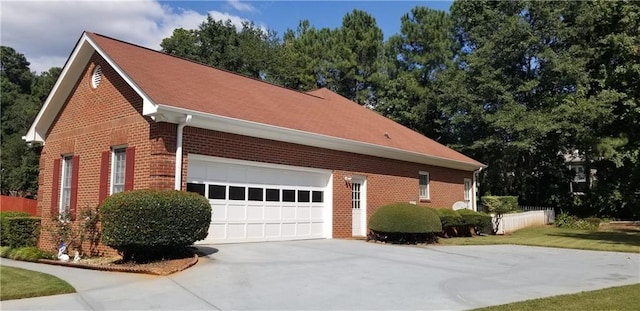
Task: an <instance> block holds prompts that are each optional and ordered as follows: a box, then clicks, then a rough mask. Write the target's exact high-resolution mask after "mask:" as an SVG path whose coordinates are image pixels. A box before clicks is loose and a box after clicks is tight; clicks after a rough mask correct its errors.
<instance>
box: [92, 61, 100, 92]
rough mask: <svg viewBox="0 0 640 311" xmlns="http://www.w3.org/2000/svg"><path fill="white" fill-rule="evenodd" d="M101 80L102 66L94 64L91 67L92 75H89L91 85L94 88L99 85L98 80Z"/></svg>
mask: <svg viewBox="0 0 640 311" xmlns="http://www.w3.org/2000/svg"><path fill="white" fill-rule="evenodd" d="M101 80H102V67H100V65H98V66H96V68H95V69H93V76H91V86H92V87H93V88H94V89H95V88H97V87H98V85H100V81H101Z"/></svg>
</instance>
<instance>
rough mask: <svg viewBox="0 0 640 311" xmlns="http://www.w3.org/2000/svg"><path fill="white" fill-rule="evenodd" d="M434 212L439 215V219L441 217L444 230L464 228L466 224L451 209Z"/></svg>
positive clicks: (440, 209) (439, 209)
mask: <svg viewBox="0 0 640 311" xmlns="http://www.w3.org/2000/svg"><path fill="white" fill-rule="evenodd" d="M434 210H435V211H436V213H437V214H438V217H440V222H442V227H443V228H447V227H456V226H462V225H463V224H464V222H463V221H462V216H460V214H459V213H458V212H456V211H454V210H452V209H450V208H436V209H434Z"/></svg>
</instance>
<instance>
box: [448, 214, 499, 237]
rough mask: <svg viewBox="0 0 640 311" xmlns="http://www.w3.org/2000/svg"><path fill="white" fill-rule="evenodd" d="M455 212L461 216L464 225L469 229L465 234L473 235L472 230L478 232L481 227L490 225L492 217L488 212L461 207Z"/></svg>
mask: <svg viewBox="0 0 640 311" xmlns="http://www.w3.org/2000/svg"><path fill="white" fill-rule="evenodd" d="M457 212H458V214H460V216H461V217H462V222H463V224H464V226H466V227H467V228H468V229H469V231H468V232H467V233H466V234H465V235H473V233H474V232H473V231H476V232H478V231H480V230H482V229H483V228H487V227H491V226H492V223H491V221H492V219H493V217H491V215H489V214H486V213H482V212H476V211H473V210H470V209H461V210H457ZM471 229H473V231H471Z"/></svg>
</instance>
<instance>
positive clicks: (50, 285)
mask: <svg viewBox="0 0 640 311" xmlns="http://www.w3.org/2000/svg"><path fill="white" fill-rule="evenodd" d="M75 291H76V290H75V289H74V288H73V287H72V286H71V285H69V283H67V282H65V281H63V280H61V279H59V278H57V277H55V276H53V275H49V274H46V273H41V272H36V271H31V270H26V269H20V268H14V267H7V266H1V265H0V300H10V299H20V298H30V297H40V296H49V295H59V294H67V293H75Z"/></svg>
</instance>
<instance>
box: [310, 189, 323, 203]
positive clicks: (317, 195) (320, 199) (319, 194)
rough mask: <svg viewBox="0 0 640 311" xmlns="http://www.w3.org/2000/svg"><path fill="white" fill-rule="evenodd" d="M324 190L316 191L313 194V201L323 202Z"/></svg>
mask: <svg viewBox="0 0 640 311" xmlns="http://www.w3.org/2000/svg"><path fill="white" fill-rule="evenodd" d="M323 196H324V192H322V191H314V192H313V194H312V195H311V201H312V202H320V203H321V202H323V201H324V197H323Z"/></svg>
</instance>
